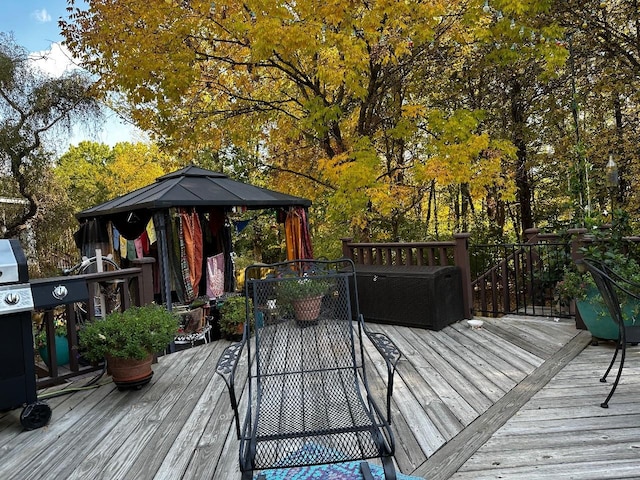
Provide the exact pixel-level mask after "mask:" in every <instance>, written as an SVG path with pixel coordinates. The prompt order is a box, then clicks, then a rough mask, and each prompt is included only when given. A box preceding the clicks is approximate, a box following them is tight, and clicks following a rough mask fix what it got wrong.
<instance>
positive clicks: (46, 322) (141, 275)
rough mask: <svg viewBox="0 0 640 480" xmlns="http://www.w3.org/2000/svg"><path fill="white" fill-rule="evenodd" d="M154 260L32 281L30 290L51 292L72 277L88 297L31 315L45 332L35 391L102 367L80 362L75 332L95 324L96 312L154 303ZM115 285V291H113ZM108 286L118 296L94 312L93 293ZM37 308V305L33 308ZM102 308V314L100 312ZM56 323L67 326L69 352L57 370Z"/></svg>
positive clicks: (37, 368)
mask: <svg viewBox="0 0 640 480" xmlns="http://www.w3.org/2000/svg"><path fill="white" fill-rule="evenodd" d="M153 262H154V260H153V259H150V258H142V259H139V260H134V261H133V264H134V265H136V267H134V268H127V269H122V270H115V271H109V272H98V273H89V274H85V275H77V276H73V277H55V278H44V279H37V280H33V281H32V282H31V285H32V288H42V289H47V288H50V289H51V290H53V289H55V287H56V286H58V285H59V284H61V283H62V282H64V281H68V280H69V279H70V278H73V282H84V283H86V287H87V291H88V292H89V295H88V298H86V299H84V300H83V301H80V302H77V301H76V300H77V299H75V298H71V295H70V298H71V299H70V300H69V301H64V300H60V303H59V304H58V305H56V306H55V307H47V308H44V309H42V310H41V311H36V312H34V313H36V314H38V315H42V322H43V325H42V326H41V328H42V329H43V330H44V332H45V337H46V346H47V354H46V355H45V356H46V357H47V358H46V359H45V358H43V359H42V360H43V362H38V363H36V373H37V375H38V380H37V382H36V384H37V387H38V388H44V387H47V386H51V385H55V384H58V383H62V382H64V381H65V380H67V379H69V378H72V377H75V376H79V375H83V374H85V373H88V372H91V371H93V370H97V369H98V368H101V367H100V366H99V365H96V364H90V363H87V362H82V363H83V364H81V358H80V355H79V349H78V335H77V331H78V329H79V327H80V323H81V322H83V321H94V320H95V319H96V312H98V313H99V314H100V315H106V314H108V313H109V312H110V311H111V310H113V307H114V306H117V309H120V310H125V309H127V308H129V307H130V306H131V305H138V306H141V305H146V304H148V303H151V302H152V301H153V273H152V264H153ZM115 286H117V287H118V288H114V287H115ZM105 287H106V288H109V287H111V288H112V289H113V291H115V292H117V297H114V298H112V299H110V300H111V301H105V302H102V305H100V307H99V308H98V309H96V295H95V294H94V292H100V291H103V292H104V289H105ZM36 306H37V305H36ZM101 308H104V309H105V310H104V311H101ZM56 321H61V322H63V323H64V324H65V325H66V341H67V348H68V352H69V364H68V365H65V367H64V368H61V367H58V364H57V361H58V358H57V353H56V333H55V324H56Z"/></svg>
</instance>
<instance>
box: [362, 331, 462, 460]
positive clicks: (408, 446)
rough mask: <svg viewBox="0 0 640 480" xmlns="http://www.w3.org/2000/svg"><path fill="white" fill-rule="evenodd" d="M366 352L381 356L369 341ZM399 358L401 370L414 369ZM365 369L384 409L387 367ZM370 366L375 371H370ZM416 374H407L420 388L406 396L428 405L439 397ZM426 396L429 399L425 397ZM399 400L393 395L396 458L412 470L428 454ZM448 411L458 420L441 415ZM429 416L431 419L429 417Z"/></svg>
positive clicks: (398, 397)
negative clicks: (404, 413) (408, 421)
mask: <svg viewBox="0 0 640 480" xmlns="http://www.w3.org/2000/svg"><path fill="white" fill-rule="evenodd" d="M376 330H377V329H376ZM368 343H369V342H365V345H367V344H368ZM365 354H366V355H367V358H370V359H371V358H376V357H380V355H379V353H378V352H377V350H375V349H372V348H371V346H370V345H367V347H366V348H365ZM400 362H401V364H402V365H403V367H400V368H401V369H402V370H403V371H406V370H415V369H413V366H412V365H411V364H410V363H409V362H407V361H406V359H402V360H401V361H400ZM367 370H368V373H367V377H368V383H369V387H370V389H371V391H372V394H373V395H374V398H375V400H376V401H377V402H378V406H379V407H380V408H382V409H384V411H386V391H387V390H386V385H387V383H386V382H387V374H386V368H385V369H384V372H381V371H380V369H379V368H377V369H371V368H368V369H367ZM371 370H374V371H373V372H372V371H371ZM415 375H416V376H413V375H410V376H411V378H412V379H414V382H415V383H414V382H412V383H411V385H412V387H415V388H416V390H419V391H418V393H414V395H413V396H412V397H411V398H410V399H409V402H411V399H412V400H413V402H414V403H412V404H411V403H410V408H425V405H429V404H430V403H431V402H433V401H434V400H435V399H436V398H439V397H438V396H437V394H435V393H434V392H432V391H430V387H429V385H428V384H427V382H425V381H424V379H422V377H419V376H417V375H418V373H417V372H415ZM399 379H401V377H400V374H399V372H396V380H395V381H396V382H398V381H399ZM424 390H426V391H427V392H426V393H425V392H424ZM420 391H422V393H420ZM427 398H428V399H429V400H428V401H427ZM398 401H401V399H400V396H399V395H394V397H393V399H392V401H391V426H392V431H393V434H394V438H395V442H396V454H395V460H396V462H397V464H398V467H399V468H400V469H401V471H412V470H413V469H415V468H416V467H417V466H418V465H420V464H421V463H422V462H424V461H425V460H426V458H427V456H426V454H425V453H424V451H423V450H422V448H421V446H420V444H419V443H418V440H417V439H416V437H415V435H414V433H413V430H412V428H411V426H410V425H409V424H408V423H407V420H406V419H405V417H404V416H403V415H402V409H401V407H400V406H399V405H398ZM427 412H428V413H427V414H429V412H432V409H430V408H429V407H428V406H427ZM447 415H450V416H451V417H453V419H454V421H456V422H457V418H456V417H455V416H454V415H453V413H451V412H450V411H448V412H447V414H446V415H443V417H444V418H447ZM429 418H430V419H431V417H429ZM438 420H440V419H438ZM440 421H444V420H440ZM458 423H459V422H458ZM436 428H437V425H436Z"/></svg>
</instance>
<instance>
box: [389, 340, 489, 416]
mask: <svg viewBox="0 0 640 480" xmlns="http://www.w3.org/2000/svg"><path fill="white" fill-rule="evenodd" d="M401 335H402V336H404V337H405V338H406V339H407V341H408V342H409V343H411V344H412V345H413V346H414V348H416V349H418V350H419V351H420V355H421V356H422V357H424V359H425V360H426V361H427V362H428V363H429V364H430V365H431V367H432V369H433V370H435V371H437V372H438V374H439V376H440V377H441V378H442V381H445V382H447V383H448V384H449V385H451V387H453V388H454V389H455V390H456V391H457V392H458V394H459V395H460V397H462V398H464V399H465V401H467V402H468V403H469V404H470V405H471V406H472V407H473V409H474V410H475V411H476V412H477V413H479V412H484V411H485V410H486V409H487V408H489V407H490V406H491V405H492V404H493V401H492V400H491V398H489V396H487V393H489V394H490V395H491V397H493V398H496V397H499V396H500V394H499V392H498V389H497V387H496V388H494V389H492V390H491V391H490V392H485V391H483V390H482V389H481V388H478V386H477V383H478V382H476V381H475V380H474V379H473V378H471V379H470V378H468V377H467V376H466V375H465V374H464V373H462V372H460V371H459V369H458V367H460V365H455V364H454V363H453V362H450V361H449V358H447V357H444V358H443V357H442V356H441V352H442V351H443V350H442V349H441V348H438V342H437V341H435V340H433V339H431V337H430V333H429V332H427V331H419V330H417V329H408V330H402V331H401ZM445 352H448V349H446V350H445ZM465 369H467V370H468V366H465ZM482 386H484V385H482Z"/></svg>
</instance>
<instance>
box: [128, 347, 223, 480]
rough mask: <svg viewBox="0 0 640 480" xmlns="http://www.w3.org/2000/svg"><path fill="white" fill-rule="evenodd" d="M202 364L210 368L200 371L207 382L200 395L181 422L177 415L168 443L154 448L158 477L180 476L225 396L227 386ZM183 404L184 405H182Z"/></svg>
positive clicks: (142, 462) (217, 354) (215, 353)
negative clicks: (157, 464)
mask: <svg viewBox="0 0 640 480" xmlns="http://www.w3.org/2000/svg"><path fill="white" fill-rule="evenodd" d="M220 351H221V350H213V351H212V354H211V357H214V356H215V359H216V360H217V358H218V356H219V352H220ZM205 368H206V369H207V370H209V372H208V373H209V375H206V374H205V372H203V373H202V375H201V377H200V381H201V382H202V383H205V382H206V386H205V388H204V389H203V390H202V391H201V392H200V391H199V390H198V391H197V393H199V395H197V398H196V402H195V405H194V406H193V409H192V410H191V411H190V412H189V413H188V415H187V418H186V420H183V421H181V422H180V421H178V420H179V419H176V422H174V429H175V428H177V434H176V435H175V436H174V438H173V439H172V438H171V437H169V436H168V435H167V436H166V442H165V443H168V445H164V446H163V448H155V449H154V450H155V452H154V457H155V458H154V462H153V463H157V462H161V463H160V466H159V468H158V470H157V472H156V475H155V477H156V478H158V479H165V478H166V479H175V478H182V476H183V475H184V473H185V472H186V470H187V468H188V466H189V463H190V462H191V459H192V456H193V454H194V451H195V446H197V445H198V442H199V440H200V438H202V435H203V433H204V430H205V429H206V428H207V425H208V421H209V419H210V417H211V416H212V415H214V414H215V411H214V407H215V406H216V404H217V403H218V401H219V400H220V399H221V398H224V399H225V400H227V398H226V397H227V395H226V393H227V392H226V388H225V386H224V384H223V383H222V382H220V381H219V379H218V378H216V377H215V376H214V375H215V372H211V365H210V364H206V363H205V365H204V367H203V370H204V369H205ZM207 380H208V382H207ZM190 388H191V387H190ZM186 407H187V405H185V408H186ZM165 432H166V430H165ZM166 433H167V434H168V433H170V432H166ZM155 445H158V443H157V442H156V443H155ZM140 460H142V459H140ZM140 460H139V461H138V462H137V464H138V465H139V466H141V467H143V468H144V466H145V465H146V464H147V463H148V462H149V460H148V459H146V458H145V459H144V460H142V461H140ZM139 472H140V469H138V470H136V468H135V466H134V468H132V469H131V470H130V474H137V475H139Z"/></svg>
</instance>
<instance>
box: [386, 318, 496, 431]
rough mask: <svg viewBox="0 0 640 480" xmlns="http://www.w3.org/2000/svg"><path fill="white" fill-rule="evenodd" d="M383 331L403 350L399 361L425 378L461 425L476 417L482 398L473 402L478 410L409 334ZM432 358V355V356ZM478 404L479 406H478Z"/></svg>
mask: <svg viewBox="0 0 640 480" xmlns="http://www.w3.org/2000/svg"><path fill="white" fill-rule="evenodd" d="M384 331H385V333H387V335H391V337H390V338H393V339H394V342H395V343H396V345H397V346H398V348H399V349H400V350H401V351H402V352H403V355H404V359H403V360H401V362H407V363H410V364H411V365H412V367H413V369H415V371H416V372H417V373H418V374H419V375H420V376H421V377H422V378H424V379H425V381H426V383H427V384H428V385H429V386H430V387H431V389H433V391H434V392H435V393H436V394H437V395H438V397H440V398H441V399H442V400H443V401H444V402H445V403H446V404H447V406H448V408H449V409H450V410H451V411H452V412H453V414H454V415H455V416H456V418H458V420H459V421H460V422H461V423H462V424H463V425H469V424H470V423H471V422H473V421H474V420H475V419H476V418H477V417H478V410H481V409H482V406H483V405H484V398H482V399H481V400H480V401H478V402H475V403H476V406H477V408H478V410H477V409H476V408H474V406H473V405H471V404H470V403H469V401H470V400H471V399H468V398H465V397H464V396H463V395H462V394H461V393H460V392H459V391H458V390H457V389H456V388H455V387H454V386H453V385H451V384H450V383H449V381H448V379H449V377H448V378H445V376H444V375H447V372H446V371H442V370H440V369H439V368H438V367H437V362H435V363H436V366H434V365H432V364H431V363H430V362H429V360H428V359H427V357H426V356H425V353H426V355H427V356H430V355H429V354H428V352H426V349H425V348H419V345H415V346H414V345H413V344H412V343H411V336H410V335H409V336H407V337H405V335H403V334H402V332H401V331H399V330H394V329H392V328H385V330H384ZM432 358H433V357H432ZM397 374H398V375H400V376H402V375H403V374H404V370H403V369H402V368H400V369H399V371H398V373H397ZM478 405H479V406H478Z"/></svg>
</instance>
